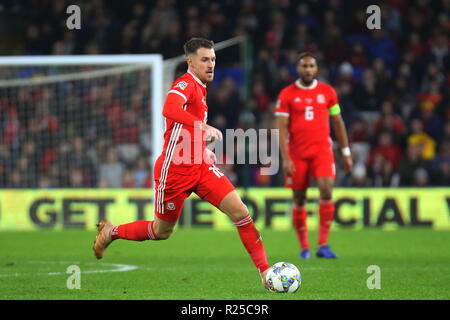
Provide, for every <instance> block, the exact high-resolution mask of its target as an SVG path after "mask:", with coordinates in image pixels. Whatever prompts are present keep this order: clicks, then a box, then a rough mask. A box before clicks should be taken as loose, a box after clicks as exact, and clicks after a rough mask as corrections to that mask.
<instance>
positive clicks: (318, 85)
mask: <svg viewBox="0 0 450 320" xmlns="http://www.w3.org/2000/svg"><path fill="white" fill-rule="evenodd" d="M337 103H338V101H337V96H336V91H335V90H334V89H333V88H332V87H331V86H329V85H327V84H325V83H322V82H319V81H317V80H314V81H313V83H312V84H311V86H309V87H305V86H303V85H302V84H301V83H300V80H297V81H295V82H294V83H293V84H291V85H289V86H288V87H286V88H284V89H283V90H282V91H281V92H280V95H279V97H278V101H277V105H276V108H275V115H277V116H286V117H289V125H288V129H289V152H290V153H291V154H292V155H294V156H298V157H302V158H305V157H309V156H312V155H314V153H315V152H317V150H318V148H320V147H331V143H332V141H331V138H330V125H329V113H328V112H329V110H328V109H330V108H331V107H333V106H334V105H336V104H337Z"/></svg>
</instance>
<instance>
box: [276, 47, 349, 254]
mask: <svg viewBox="0 0 450 320" xmlns="http://www.w3.org/2000/svg"><path fill="white" fill-rule="evenodd" d="M297 71H298V73H299V75H300V78H299V79H298V80H297V81H295V82H294V83H292V84H291V85H289V86H288V87H286V88H284V89H283V90H282V91H281V92H280V94H279V97H278V101H277V106H276V108H275V116H276V118H277V126H278V129H279V139H280V150H281V155H282V157H283V170H284V174H285V186H286V187H288V188H291V189H292V191H293V204H292V222H293V226H294V229H295V232H296V234H297V238H298V240H299V242H300V246H301V248H302V250H301V253H300V257H301V258H303V259H309V258H310V257H311V252H310V247H309V241H308V228H307V224H306V220H307V211H306V208H305V203H306V192H307V189H308V187H309V186H310V181H309V178H310V175H311V176H312V177H314V179H315V180H316V183H317V187H318V189H319V192H320V200H319V239H318V250H317V252H316V255H317V257H319V258H336V257H337V255H336V254H335V253H334V252H332V251H331V249H330V247H329V246H328V235H329V232H330V228H331V223H332V222H333V217H334V202H333V199H332V190H333V186H334V181H335V177H336V169H335V163H334V156H333V142H332V140H331V138H330V126H329V119H330V118H331V123H332V126H333V130H334V133H335V135H336V138H337V140H338V143H339V147H340V151H341V154H342V157H343V165H344V170H345V172H346V173H350V172H351V170H352V166H353V162H352V157H351V154H350V148H349V144H348V138H347V132H346V129H345V124H344V121H343V120H342V117H341V110H340V107H339V104H338V101H337V96H336V92H335V90H334V89H333V88H332V87H331V86H329V85H327V84H325V83H322V82H319V81H317V79H316V75H317V72H318V66H317V60H316V58H315V57H314V55H312V54H311V53H302V54H301V55H300V56H299V60H298V63H297Z"/></svg>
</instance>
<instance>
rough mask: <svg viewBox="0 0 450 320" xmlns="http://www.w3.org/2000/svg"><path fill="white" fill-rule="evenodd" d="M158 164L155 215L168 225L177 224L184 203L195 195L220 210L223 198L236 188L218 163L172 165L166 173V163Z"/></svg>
mask: <svg viewBox="0 0 450 320" xmlns="http://www.w3.org/2000/svg"><path fill="white" fill-rule="evenodd" d="M159 160H160V159H158V161H156V163H155V170H154V172H155V191H156V192H155V216H156V217H158V218H159V219H161V220H164V221H168V222H177V221H178V219H179V217H180V215H181V212H182V210H183V205H184V200H185V199H186V198H187V197H189V196H190V194H191V193H192V192H194V193H196V194H197V195H198V196H199V197H200V198H201V199H203V200H205V201H208V202H209V203H211V204H212V205H213V206H215V207H217V208H218V207H219V205H220V202H221V201H222V199H223V198H224V197H225V196H226V195H227V194H228V193H230V192H231V191H233V190H234V189H235V188H234V186H233V185H232V184H231V182H230V181H229V180H228V178H227V177H226V176H225V175H224V174H223V173H222V172H221V171H220V170H219V168H217V167H216V166H215V165H214V164H206V163H203V164H198V165H194V166H185V167H183V166H176V165H174V164H172V165H170V166H169V168H168V170H162V167H163V163H162V161H159Z"/></svg>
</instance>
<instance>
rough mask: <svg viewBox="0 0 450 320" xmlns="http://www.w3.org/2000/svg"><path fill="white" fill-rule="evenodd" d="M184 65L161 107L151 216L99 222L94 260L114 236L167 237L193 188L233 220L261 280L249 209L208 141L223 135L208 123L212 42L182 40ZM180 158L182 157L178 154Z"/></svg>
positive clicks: (262, 258) (262, 260) (259, 246)
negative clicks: (161, 136) (161, 128)
mask: <svg viewBox="0 0 450 320" xmlns="http://www.w3.org/2000/svg"><path fill="white" fill-rule="evenodd" d="M184 51H185V54H186V62H187V64H188V70H187V72H186V73H185V74H183V75H182V76H181V77H179V78H178V79H177V80H175V82H174V83H173V85H172V87H171V89H170V90H169V92H168V94H167V98H166V101H165V103H164V107H163V116H164V117H165V124H166V130H165V133H164V147H163V151H162V153H161V155H160V156H159V158H158V159H157V161H156V163H155V166H154V179H155V201H154V202H155V211H154V212H155V218H154V220H153V221H142V220H140V221H135V222H131V223H128V224H122V225H118V226H114V225H112V223H111V222H109V221H105V220H103V221H101V222H100V223H99V225H98V234H97V237H96V239H95V241H94V247H93V250H94V253H95V256H96V257H97V259H101V258H102V257H103V254H104V251H105V250H106V248H107V247H108V245H109V244H110V243H111V242H113V241H115V240H116V239H126V240H134V241H143V240H165V239H167V238H169V236H170V235H171V233H172V232H173V229H174V227H175V224H176V222H177V221H178V218H179V216H180V214H181V211H182V209H183V204H184V200H185V199H186V198H187V197H188V196H189V195H190V194H191V193H192V192H195V193H196V194H197V195H198V196H199V197H200V198H202V199H203V200H206V201H208V202H210V203H211V204H212V205H214V206H215V207H217V208H219V209H220V210H221V211H222V212H224V213H225V214H226V215H227V216H228V217H230V219H231V220H232V221H233V222H234V225H235V226H236V228H237V231H238V233H239V236H240V238H241V241H242V243H243V245H244V246H245V248H246V249H247V252H248V254H249V255H250V258H251V259H252V261H253V263H254V264H255V266H256V267H257V269H258V271H259V274H260V276H261V279H262V280H263V283H265V281H264V279H265V275H266V273H267V272H268V269H269V265H268V264H267V258H266V252H265V249H264V246H263V243H262V239H261V237H260V234H259V232H258V230H257V229H256V228H255V226H254V224H253V220H252V218H251V216H250V215H249V212H248V209H247V207H246V206H245V204H244V203H243V202H242V200H241V198H240V197H239V195H238V194H237V192H236V190H235V188H234V187H233V185H232V184H231V182H230V181H229V180H228V178H227V177H226V176H224V174H223V173H222V172H221V171H220V170H219V169H218V168H217V167H216V166H215V165H214V162H215V161H216V158H215V155H214V153H213V152H212V151H210V150H209V149H208V148H206V141H214V140H221V139H222V133H221V132H220V131H219V130H217V129H216V128H214V127H212V126H210V125H208V124H206V121H207V112H208V106H207V105H206V89H207V85H208V83H210V82H212V81H213V78H214V67H215V64H216V55H215V51H214V43H213V42H212V41H209V40H207V39H203V38H192V39H191V40H189V41H187V42H186V43H185V45H184ZM181 158H182V159H181Z"/></svg>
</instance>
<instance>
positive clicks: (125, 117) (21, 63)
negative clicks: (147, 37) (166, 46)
mask: <svg viewBox="0 0 450 320" xmlns="http://www.w3.org/2000/svg"><path fill="white" fill-rule="evenodd" d="M161 108H162V58H161V56H160V55H129V56H128V55H117V56H116V55H109V56H48V57H5V58H0V188H85V187H90V188H92V187H104V188H121V187H137V188H140V187H149V186H151V185H152V177H151V176H152V172H153V168H152V165H153V163H154V161H155V157H156V156H158V155H159V153H160V152H161V150H162V132H163V127H162V126H163V123H162V115H161Z"/></svg>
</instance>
